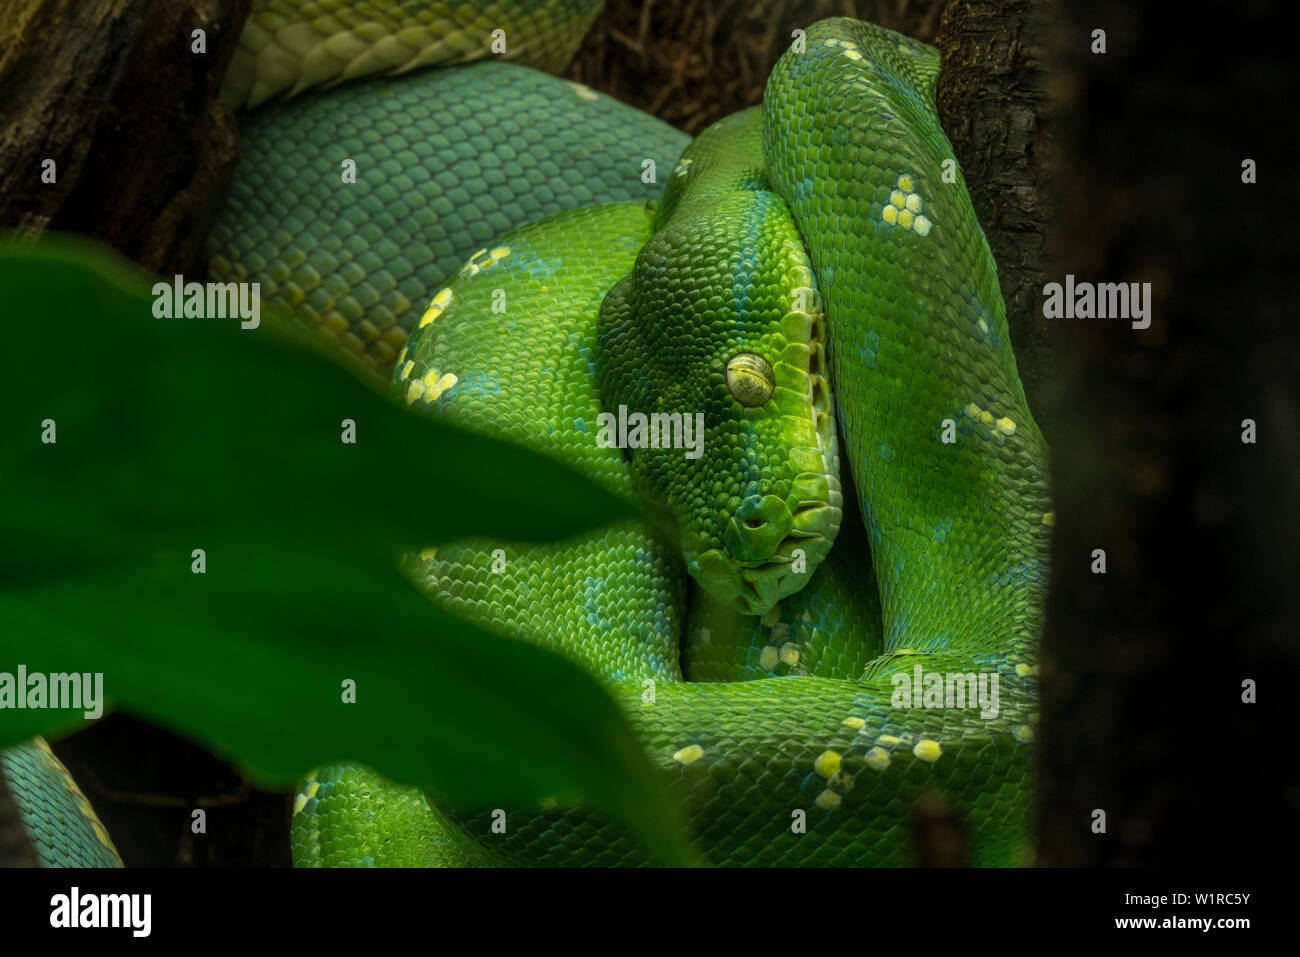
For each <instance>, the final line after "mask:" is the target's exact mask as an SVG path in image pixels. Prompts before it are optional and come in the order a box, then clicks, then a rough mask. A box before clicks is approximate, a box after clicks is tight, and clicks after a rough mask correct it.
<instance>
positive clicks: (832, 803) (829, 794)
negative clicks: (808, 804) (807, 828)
mask: <svg viewBox="0 0 1300 957" xmlns="http://www.w3.org/2000/svg"><path fill="white" fill-rule="evenodd" d="M842 800H844V799H843V798H842V797H840V796H839V795H838V794H836V793H835V792H834V791H832V790H830V789H829V788H827V789H826V790H825V791H823V792H822V793H821V794H819V795H817V802H816V803H817V806H818V807H819V808H821V809H822V810H823V811H830V810H833V809H834V808H837V807H839V806H840V801H842Z"/></svg>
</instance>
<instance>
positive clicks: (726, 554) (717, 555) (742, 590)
mask: <svg viewBox="0 0 1300 957" xmlns="http://www.w3.org/2000/svg"><path fill="white" fill-rule="evenodd" d="M828 498H829V501H803V502H801V503H800V505H799V507H798V508H797V509H796V510H795V511H794V513H793V514H792V516H791V518H792V524H791V527H790V530H789V532H788V533H787V534H786V536H785V537H784V538H782V539H781V541H780V543H779V544H778V545H777V547H776V550H775V551H774V552H773V553H772V554H771V555H770V556H768V557H767V558H765V559H763V560H760V561H753V560H746V559H743V558H738V557H736V556H735V555H733V554H731V551H730V550H729V549H727V548H726V547H723V548H711V549H708V550H707V551H704V552H701V553H700V554H699V555H697V556H695V557H693V558H692V557H690V556H688V557H687V568H688V569H689V570H690V573H691V576H692V577H693V578H695V580H696V581H698V582H699V583H700V585H701V586H702V587H703V588H704V589H705V590H706V591H707V592H708V593H709V594H710V595H712V596H713V597H714V598H716V599H718V600H719V601H724V602H727V603H728V604H730V605H731V606H732V607H733V608H735V609H736V610H737V611H739V612H740V613H741V614H744V615H762V614H765V613H767V612H768V611H770V610H771V609H772V608H773V607H774V606H775V605H776V603H777V602H779V601H780V600H781V599H783V598H788V597H789V596H791V595H793V594H795V593H796V592H797V591H799V590H800V589H801V588H803V587H804V585H806V584H807V583H808V580H809V578H810V577H811V575H812V572H813V571H815V570H816V568H817V566H818V565H819V564H821V561H822V559H824V558H825V557H826V556H827V554H829V553H830V550H831V545H832V544H833V542H834V540H835V535H836V533H837V532H838V531H839V526H840V518H841V515H842V513H843V499H842V496H841V494H840V491H839V488H838V487H836V488H833V489H832V490H831V493H830V495H829V496H828Z"/></svg>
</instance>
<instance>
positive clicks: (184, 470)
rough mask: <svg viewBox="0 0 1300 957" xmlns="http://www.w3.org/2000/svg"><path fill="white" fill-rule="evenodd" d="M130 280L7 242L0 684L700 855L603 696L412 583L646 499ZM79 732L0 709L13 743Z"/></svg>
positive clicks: (64, 251)
mask: <svg viewBox="0 0 1300 957" xmlns="http://www.w3.org/2000/svg"><path fill="white" fill-rule="evenodd" d="M128 269H129V267H128V266H126V265H125V264H122V263H121V262H120V261H114V260H110V259H109V258H108V256H107V255H106V254H105V253H104V252H102V251H101V249H100V247H94V246H92V245H90V244H87V243H85V242H84V241H79V240H76V241H74V240H71V239H65V238H60V239H44V240H42V241H40V242H38V243H34V244H21V245H5V246H0V289H2V290H3V292H4V295H3V301H4V312H5V316H4V325H5V335H6V344H7V347H8V353H9V355H10V356H12V357H14V359H15V360H16V361H14V362H12V363H10V368H9V369H7V370H6V372H5V375H4V376H3V377H0V408H3V414H4V422H5V430H4V433H3V436H2V437H0V463H2V467H3V472H2V473H0V536H2V537H3V544H2V545H0V671H13V670H15V669H16V666H17V665H18V664H24V665H26V666H27V668H28V670H29V672H34V671H41V672H62V671H78V672H103V673H104V682H105V693H106V694H107V695H108V696H109V697H110V698H112V699H113V700H115V701H116V702H117V703H118V704H119V705H121V706H122V707H124V708H126V709H128V710H130V711H132V712H134V713H136V714H139V715H142V716H144V717H147V718H150V719H152V720H155V721H157V722H158V723H160V724H165V725H168V726H171V727H174V728H177V729H179V730H181V731H183V732H185V733H188V734H190V735H192V736H193V737H195V738H197V739H199V740H201V741H204V742H205V743H207V744H209V745H210V746H211V747H213V748H214V749H216V750H218V751H221V752H223V753H225V754H227V755H229V756H231V757H233V759H235V760H236V761H238V762H239V763H241V764H242V765H243V766H245V767H246V768H248V769H249V771H250V772H252V773H254V774H255V775H258V776H260V777H262V778H264V779H269V780H272V781H278V782H287V781H290V780H292V779H293V778H295V777H296V776H298V775H300V774H301V773H303V772H304V771H306V770H308V769H309V768H311V767H313V766H316V765H318V764H321V763H324V762H328V761H334V760H356V761H361V762H363V763H366V764H368V765H370V766H372V767H374V768H375V769H376V770H378V771H380V772H381V773H383V774H385V775H387V776H389V777H391V778H393V779H395V780H397V781H401V782H403V783H409V784H416V785H419V786H422V787H426V788H428V789H430V790H432V791H434V792H435V793H437V794H439V795H441V796H442V797H444V798H446V799H447V800H449V801H452V802H455V803H458V804H462V805H465V806H476V805H484V804H488V805H490V806H500V805H501V804H503V803H514V802H519V801H526V800H533V799H537V798H541V797H544V796H546V795H549V794H554V793H557V792H566V793H574V792H577V793H582V794H584V795H585V796H586V797H587V799H589V800H590V801H592V802H593V803H594V804H597V805H600V806H602V807H604V808H606V809H608V810H609V811H610V812H612V813H613V814H614V815H616V816H617V817H618V818H619V819H620V820H622V821H624V822H625V824H626V825H627V826H628V827H630V828H631V829H632V830H633V832H634V833H636V834H638V835H639V836H640V837H641V838H642V839H643V840H644V841H645V842H646V844H647V846H648V847H649V848H650V849H651V851H652V853H655V854H656V855H657V856H658V857H659V858H660V859H661V860H664V861H672V862H680V861H682V860H684V859H685V858H684V856H683V855H684V851H683V844H682V833H683V832H682V830H681V828H680V826H679V820H678V817H677V814H676V812H675V809H674V808H673V806H672V805H671V803H670V802H669V800H668V798H667V793H666V790H665V789H664V788H663V786H662V782H661V781H660V780H659V779H658V778H657V776H656V775H655V772H654V771H653V770H652V768H651V767H650V764H649V762H648V761H647V759H646V757H645V756H644V754H643V753H642V751H641V748H640V747H639V745H638V744H637V742H636V740H635V738H634V737H633V735H632V733H631V731H630V730H629V728H628V725H627V723H626V721H625V720H624V719H623V717H622V715H621V713H620V712H619V710H618V707H617V706H616V705H615V703H614V702H613V700H612V699H611V698H610V696H609V694H608V693H607V692H606V691H605V690H604V689H603V688H602V687H601V686H600V684H599V683H598V682H597V681H596V680H595V679H593V678H592V677H591V676H589V675H588V674H586V673H585V672H584V671H582V670H581V669H580V668H578V667H577V666H575V665H573V664H571V663H570V662H568V661H567V660H565V659H563V658H560V657H559V656H557V655H554V654H552V653H550V652H548V651H546V650H544V649H541V648H538V647H535V646H532V645H529V644H525V643H523V642H519V641H514V640H511V639H509V638H505V637H501V636H498V635H494V634H492V633H490V632H487V631H484V630H482V629H479V628H476V627H474V626H472V625H469V624H467V623H465V622H462V621H460V620H458V619H455V618H452V617H451V616H448V615H446V614H444V613H442V612H441V611H440V610H439V609H438V608H437V607H435V606H434V605H432V604H431V603H430V602H428V601H427V600H426V599H425V598H424V597H423V596H422V595H421V594H420V593H419V592H418V591H417V590H416V589H415V586H414V585H413V584H411V583H410V582H409V580H407V579H406V578H405V577H404V576H403V575H402V573H401V572H400V570H399V569H398V566H397V556H398V553H399V552H400V550H401V549H402V548H405V547H419V546H424V545H430V544H434V543H437V542H441V541H447V540H452V539H457V538H463V537H466V536H470V535H483V536H491V537H496V538H506V539H511V540H532V541H535V540H548V539H553V538H557V537H562V536H567V535H571V534H577V533H580V532H582V531H585V530H587V529H590V528H593V527H596V526H598V525H600V524H603V523H605V522H607V521H610V520H612V519H615V518H619V517H623V516H624V515H626V514H627V513H628V508H627V505H626V504H624V503H622V502H620V501H619V500H618V499H617V498H616V497H615V496H613V495H612V494H611V493H609V492H608V491H606V490H605V489H603V488H601V487H600V486H598V485H596V484H594V483H593V482H591V481H589V480H588V479H586V478H585V477H583V476H581V475H579V474H577V473H575V472H573V471H571V470H569V469H567V468H565V467H564V466H562V465H561V464H559V463H557V462H554V461H552V460H549V459H546V458H545V457H542V456H538V455H535V454H532V453H529V452H527V451H525V450H522V449H519V448H516V447H514V446H511V445H508V444H506V443H502V442H497V441H493V440H490V439H487V438H484V437H481V436H476V435H473V434H470V433H467V432H463V431H461V430H458V429H455V428H452V427H450V426H447V425H444V424H442V423H439V422H435V421H432V420H429V419H428V418H425V417H423V416H419V415H415V414H413V413H411V412H408V411H407V410H405V409H402V408H400V407H398V406H397V405H395V404H394V403H392V402H390V401H389V400H388V399H387V398H385V397H384V396H383V395H381V394H380V393H379V392H377V391H376V390H374V389H372V388H370V387H369V386H367V385H365V384H364V383H363V382H362V381H361V380H360V379H358V378H357V377H356V376H354V375H353V374H351V373H350V372H347V371H345V370H343V369H342V368H341V367H340V366H338V365H337V364H335V363H334V362H332V361H330V360H329V359H327V358H325V357H324V356H323V355H321V354H320V353H319V352H317V351H316V350H315V349H314V348H311V347H308V346H305V345H304V344H303V342H302V340H301V337H300V336H298V335H297V334H295V333H294V332H293V331H292V330H288V329H286V328H283V327H277V326H276V325H275V324H274V323H273V322H272V320H271V319H270V318H269V317H266V316H264V317H263V321H262V326H261V328H259V329H257V330H241V329H240V328H239V325H238V322H237V321H235V320H224V321H223V320H217V319H157V318H154V316H153V313H152V305H153V300H152V297H151V295H150V293H149V291H148V289H149V285H148V283H149V281H148V280H146V279H143V278H142V277H141V276H140V275H139V274H135V273H133V272H130V271H128ZM345 418H348V419H352V420H354V421H355V422H356V432H357V443H356V444H355V445H348V444H344V443H343V442H342V441H341V440H340V435H341V431H342V426H341V421H342V420H343V419H345ZM45 420H53V421H54V422H55V423H56V427H57V443H55V444H45V443H43V442H42V441H41V432H42V428H43V426H42V422H43V421H45ZM195 548H202V549H204V552H205V555H206V565H207V571H206V574H202V575H197V574H193V573H192V572H191V561H192V559H191V550H192V549H195ZM345 679H351V680H353V681H355V682H356V688H357V700H356V703H355V704H344V703H342V682H343V681H344V680H345ZM67 722H68V713H67V712H66V711H65V712H56V711H43V712H33V711H16V710H15V711H8V710H4V711H0V746H3V745H8V744H12V743H15V742H17V741H20V740H23V739H25V738H26V737H29V736H30V735H32V734H34V733H43V732H48V731H53V730H57V729H59V728H62V727H66V725H67Z"/></svg>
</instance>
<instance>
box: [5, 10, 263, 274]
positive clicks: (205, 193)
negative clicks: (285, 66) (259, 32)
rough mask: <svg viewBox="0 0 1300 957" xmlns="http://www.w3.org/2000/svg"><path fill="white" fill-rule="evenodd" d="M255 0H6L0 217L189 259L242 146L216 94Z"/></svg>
mask: <svg viewBox="0 0 1300 957" xmlns="http://www.w3.org/2000/svg"><path fill="white" fill-rule="evenodd" d="M250 2H251V0H144V2H141V0H9V2H8V3H7V4H6V10H5V15H4V17H3V18H0V227H8V228H15V229H18V230H20V231H23V232H27V233H34V232H39V231H41V230H44V229H61V230H69V231H73V232H79V233H83V234H85V235H88V236H93V237H95V238H98V239H101V240H104V241H105V242H107V243H109V244H110V245H112V246H114V247H116V248H117V249H118V250H119V251H120V252H122V253H123V254H124V255H126V256H127V257H128V258H130V259H133V260H135V261H136V262H137V263H139V264H140V265H142V266H144V267H146V268H148V269H152V270H155V271H158V272H162V273H165V274H171V273H173V272H184V271H186V270H188V269H190V268H191V267H192V266H194V265H195V264H196V263H197V262H198V260H199V254H200V252H201V250H202V245H203V242H204V239H205V238H206V235H207V232H208V228H209V227H210V225H211V222H212V219H213V217H214V216H215V213H216V211H217V210H218V209H219V208H220V203H221V201H222V199H223V198H224V196H225V192H226V189H227V188H228V186H229V182H230V175H231V172H232V171H233V168H234V163H235V160H236V158H237V155H238V135H237V132H236V129H235V123H234V117H233V115H232V114H231V112H230V110H229V109H227V108H226V107H225V106H224V105H222V104H221V103H220V102H219V100H218V98H217V97H218V93H219V90H220V85H221V77H222V74H223V73H224V72H225V69H226V65H227V63H228V62H229V59H230V55H231V53H232V51H233V49H234V44H235V41H236V40H237V38H238V35H239V31H240V28H241V27H242V25H243V22H244V19H245V18H246V17H247V15H248V8H249V5H250ZM199 29H202V30H203V31H205V34H206V36H205V42H206V52H205V53H195V52H192V45H193V39H192V33H193V31H194V30H199ZM47 159H49V160H53V161H54V163H55V176H56V181H55V182H53V183H46V182H43V181H42V173H43V171H44V170H43V163H44V161H45V160H47Z"/></svg>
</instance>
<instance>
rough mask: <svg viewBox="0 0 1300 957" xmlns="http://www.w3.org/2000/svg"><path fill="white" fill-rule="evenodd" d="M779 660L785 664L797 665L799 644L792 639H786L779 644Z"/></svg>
mask: <svg viewBox="0 0 1300 957" xmlns="http://www.w3.org/2000/svg"><path fill="white" fill-rule="evenodd" d="M781 660H782V661H784V662H785V663H786V664H787V665H797V664H798V663H799V646H798V645H796V644H795V643H794V642H792V641H787V642H786V643H785V644H784V645H782V646H781Z"/></svg>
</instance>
